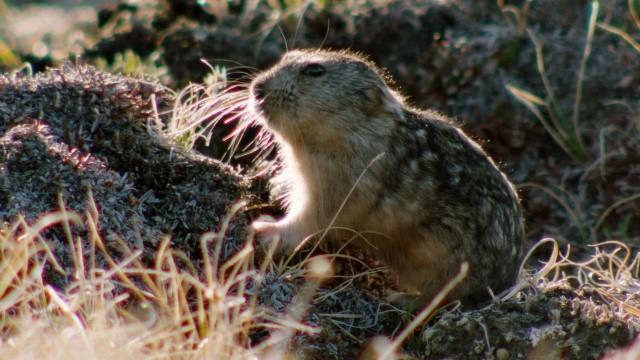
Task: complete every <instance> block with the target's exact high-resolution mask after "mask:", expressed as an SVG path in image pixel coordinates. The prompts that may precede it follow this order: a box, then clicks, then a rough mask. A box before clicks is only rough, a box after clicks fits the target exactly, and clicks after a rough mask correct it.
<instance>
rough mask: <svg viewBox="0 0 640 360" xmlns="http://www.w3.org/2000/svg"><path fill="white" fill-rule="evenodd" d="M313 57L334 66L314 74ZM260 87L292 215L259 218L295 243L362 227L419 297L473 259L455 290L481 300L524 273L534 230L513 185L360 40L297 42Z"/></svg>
mask: <svg viewBox="0 0 640 360" xmlns="http://www.w3.org/2000/svg"><path fill="white" fill-rule="evenodd" d="M309 64H320V65H321V66H323V67H324V69H325V70H326V72H325V73H323V74H321V75H319V76H309V75H306V74H304V73H303V69H304V68H305V67H306V66H308V65H309ZM251 90H252V103H253V104H252V105H253V109H254V110H255V111H256V113H257V114H258V115H259V116H260V118H261V119H262V121H264V124H265V125H266V126H267V127H268V128H269V129H270V130H271V131H272V132H273V133H274V135H275V139H276V142H277V143H278V145H279V147H280V150H281V153H282V156H283V159H284V165H285V166H284V169H283V171H282V172H281V174H280V175H279V176H278V179H277V181H278V182H279V183H281V184H284V186H285V188H286V189H287V190H286V192H285V196H284V199H283V200H284V204H285V206H286V208H287V214H286V216H285V217H284V218H283V219H281V220H280V221H278V222H275V223H269V222H263V221H260V222H256V223H254V228H255V229H256V230H258V231H259V232H261V233H263V234H267V235H273V234H276V233H277V234H278V235H280V236H281V238H282V240H283V242H284V244H285V245H286V246H287V247H294V246H296V245H297V244H299V242H300V241H302V240H303V239H304V238H305V237H306V236H308V235H310V234H312V233H314V232H318V231H321V230H323V229H325V228H327V227H328V226H330V225H331V226H333V227H337V228H347V229H352V230H355V231H358V232H361V233H362V234H364V235H365V237H366V238H367V241H360V242H359V243H360V245H361V246H363V247H366V248H368V249H369V250H370V251H371V252H372V253H373V254H375V255H376V256H377V257H378V258H379V259H381V260H382V261H384V263H386V264H387V265H388V266H389V267H390V268H391V269H392V270H393V271H394V272H395V273H396V274H397V276H398V279H399V282H400V284H401V285H402V286H405V287H407V288H414V289H417V290H419V291H420V293H421V297H420V299H419V300H418V301H419V302H420V303H424V302H425V301H427V300H428V299H430V298H431V297H432V296H433V295H434V294H435V293H436V292H437V291H438V290H439V289H440V288H442V286H443V285H444V284H445V283H446V282H447V281H448V280H449V279H451V278H452V277H453V276H454V274H455V273H456V271H457V269H458V266H459V264H460V263H461V262H462V261H465V260H468V261H469V263H470V265H471V272H470V275H469V276H468V277H467V278H466V280H465V281H464V283H463V284H462V285H461V286H459V287H458V288H457V289H456V291H455V293H454V294H453V295H452V296H451V298H460V299H463V300H467V301H470V302H474V301H478V300H479V299H483V298H486V297H487V296H488V292H487V287H491V289H492V290H493V291H494V292H498V291H500V290H502V289H503V288H505V287H506V286H508V285H509V284H510V283H511V282H513V280H514V278H515V276H516V272H517V265H518V262H519V260H520V258H521V254H522V250H523V242H524V225H523V220H522V211H521V207H520V204H519V201H518V197H517V194H516V192H515V191H514V188H513V186H512V185H511V183H510V182H509V180H507V178H506V177H505V175H504V174H503V173H502V172H500V170H498V168H497V167H496V166H495V164H494V163H493V161H492V160H491V159H490V158H489V157H488V156H487V155H486V154H485V153H484V151H483V150H482V149H481V148H480V146H479V145H478V144H476V143H475V142H474V141H473V140H471V139H470V138H469V137H467V136H466V135H465V134H464V133H463V132H462V131H461V130H460V129H458V128H457V127H456V126H454V125H453V124H452V123H451V121H449V120H448V119H447V118H446V117H444V116H442V115H439V114H437V113H434V112H431V111H422V110H418V109H413V108H411V107H409V106H408V105H406V104H405V101H404V99H403V98H402V97H401V96H400V95H399V94H398V93H396V92H395V91H393V90H391V88H390V86H389V85H388V80H387V79H385V76H384V75H383V74H382V72H381V71H380V70H379V69H378V68H377V67H376V66H375V65H374V64H372V63H371V62H369V61H367V60H366V59H364V58H363V57H361V56H359V55H357V54H353V53H350V52H333V51H323V50H302V51H301V50H297V51H291V52H289V53H287V54H286V55H284V57H283V58H282V59H281V60H280V62H279V63H278V64H276V65H275V66H273V67H272V68H271V69H269V70H267V71H265V72H263V73H262V74H260V75H259V76H258V77H256V78H255V79H254V81H253V82H252V85H251ZM258 90H259V91H261V92H262V94H263V96H264V98H260V99H258V98H257V97H256V94H257V92H256V91H258ZM379 155H380V156H379ZM376 158H377V160H374V159H376ZM361 175H362V176H361ZM359 177H360V180H359V181H357V179H358V178H359ZM352 188H353V192H352V193H351V194H350V195H349V196H348V198H347V195H348V194H349V192H350V190H352ZM345 198H346V201H345ZM343 203H344V207H343V208H342V209H341V210H340V211H338V210H339V208H340V206H341V205H342V204H343ZM336 214H337V216H336ZM334 217H335V222H333V223H332V222H331V221H332V219H334ZM331 233H332V234H333V235H336V236H337V237H338V238H342V239H344V238H350V237H352V236H353V233H349V232H347V231H343V233H342V234H340V232H331Z"/></svg>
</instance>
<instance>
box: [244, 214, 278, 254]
mask: <svg viewBox="0 0 640 360" xmlns="http://www.w3.org/2000/svg"><path fill="white" fill-rule="evenodd" d="M251 230H252V231H253V232H254V234H255V238H256V241H257V242H258V244H259V245H260V246H264V247H268V246H270V245H273V243H274V241H278V238H279V237H280V236H279V235H280V231H279V228H278V222H276V220H275V219H274V218H272V217H271V216H268V215H263V216H260V217H259V218H258V219H257V220H255V221H254V222H252V223H251Z"/></svg>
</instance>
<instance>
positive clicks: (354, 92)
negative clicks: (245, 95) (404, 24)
mask: <svg viewBox="0 0 640 360" xmlns="http://www.w3.org/2000/svg"><path fill="white" fill-rule="evenodd" d="M251 102H252V107H253V109H254V110H255V111H256V112H257V113H258V114H259V115H260V116H261V117H262V118H263V119H264V120H265V121H266V125H267V126H268V127H269V128H271V129H272V130H274V131H276V132H278V133H279V134H280V135H282V136H283V137H284V138H285V139H287V138H289V139H290V137H291V135H292V134H295V135H296V136H304V135H305V134H304V133H306V132H308V133H309V134H316V136H317V134H319V133H323V134H327V132H340V131H345V130H347V131H349V130H350V131H353V130H357V128H358V127H359V126H367V125H366V124H364V123H363V124H360V122H366V121H367V119H370V118H373V117H377V118H382V117H389V116H391V117H394V118H397V117H402V116H403V115H402V112H403V110H402V109H403V100H402V98H401V97H400V96H399V95H398V94H397V93H395V92H394V91H393V90H390V87H389V86H388V84H387V82H386V81H385V76H384V75H383V74H382V71H381V70H379V69H378V68H377V67H376V66H375V65H374V64H372V63H371V62H369V61H368V60H366V59H365V58H364V57H362V56H360V55H357V54H354V53H350V52H345V51H324V50H316V49H313V50H295V51H290V52H288V53H286V54H285V55H284V56H283V57H282V59H281V60H280V61H279V62H278V63H277V64H276V65H274V66H273V67H272V68H271V69H269V70H267V71H265V72H263V73H261V74H260V75H259V76H257V77H256V78H255V79H254V80H253V82H252V83H251ZM332 130H333V131H332Z"/></svg>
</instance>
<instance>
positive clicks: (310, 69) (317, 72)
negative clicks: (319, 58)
mask: <svg viewBox="0 0 640 360" xmlns="http://www.w3.org/2000/svg"><path fill="white" fill-rule="evenodd" d="M325 72H327V69H325V68H324V66H322V65H320V64H316V63H313V64H309V65H307V66H305V67H304V69H302V74H304V75H308V76H313V77H318V76H321V75H322V74H324V73H325Z"/></svg>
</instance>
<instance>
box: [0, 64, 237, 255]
mask: <svg viewBox="0 0 640 360" xmlns="http://www.w3.org/2000/svg"><path fill="white" fill-rule="evenodd" d="M171 104H172V96H171V94H170V93H169V92H168V91H167V90H166V89H165V88H162V87H160V86H157V85H154V84H151V83H148V82H145V81H143V80H136V79H131V78H125V77H122V76H117V75H111V74H108V73H104V72H99V71H96V70H95V69H93V68H91V67H85V66H73V65H70V64H68V65H65V66H64V67H63V68H61V69H51V70H49V71H47V72H45V73H42V74H39V75H37V76H35V77H31V76H20V75H10V76H4V77H0V134H1V137H0V184H2V186H1V187H0V199H2V204H1V206H0V219H1V220H2V221H5V222H9V221H12V220H13V219H15V218H16V216H18V215H19V214H22V215H24V216H25V218H26V220H27V221H28V222H32V221H34V220H35V219H36V218H37V217H38V216H39V215H41V214H43V213H46V212H49V211H54V210H56V209H59V202H58V196H59V195H61V197H62V200H63V201H64V204H65V207H66V208H67V209H70V210H74V211H78V212H80V213H83V212H84V211H85V210H87V209H89V207H88V205H87V196H88V194H89V191H90V192H91V194H92V195H93V200H94V201H95V203H96V205H97V207H98V209H99V213H100V214H99V219H100V222H99V225H100V232H101V235H103V238H104V239H107V240H108V239H112V240H113V239H114V236H117V237H120V238H122V239H123V240H125V242H126V243H127V244H128V245H129V246H130V247H132V248H142V249H145V251H146V253H147V255H149V256H152V255H153V252H154V251H155V249H156V247H157V244H158V241H159V240H161V238H162V234H167V235H170V236H171V237H172V241H173V245H174V246H175V247H176V248H178V249H180V250H182V251H184V252H186V253H187V254H189V255H191V256H193V257H194V258H196V257H197V254H199V252H200V250H199V243H198V241H197V239H198V238H199V237H200V235H201V234H202V233H203V232H205V231H208V230H213V231H217V230H218V228H219V226H220V225H221V221H222V219H223V217H224V216H225V215H226V214H227V213H228V211H229V209H230V207H231V206H232V205H233V204H234V203H236V202H238V201H240V200H242V199H243V198H245V199H247V198H248V192H247V186H248V183H247V181H246V180H244V179H243V178H242V177H241V176H239V175H238V174H236V173H235V172H234V171H233V170H232V169H231V168H229V167H228V166H226V165H223V164H222V163H220V162H218V161H216V160H212V159H208V158H205V157H202V156H198V155H196V154H191V153H185V152H183V151H181V150H179V149H176V148H173V147H171V146H170V145H168V144H166V143H164V142H163V141H162V140H161V139H160V137H158V136H157V135H154V134H152V133H151V132H150V130H149V129H148V128H147V123H149V122H153V121H155V119H156V113H155V111H154V108H155V109H158V111H159V112H162V111H164V110H166V109H167V108H168V107H169V106H171ZM246 221H247V220H246V218H245V217H244V216H240V218H238V219H237V222H235V223H233V224H232V227H231V229H230V230H231V231H230V233H229V235H228V239H229V240H228V244H229V246H228V247H227V250H228V251H227V252H226V253H229V251H231V250H232V249H233V248H237V247H238V246H239V244H240V243H241V241H243V237H242V236H243V234H244V227H245V226H246ZM55 234H56V233H55V232H52V240H54V241H55V242H56V248H57V250H58V251H59V252H60V253H59V255H60V256H61V258H63V259H66V260H67V261H68V260H69V258H68V257H67V256H66V255H65V247H66V239H65V238H64V236H56V235H55ZM58 235H61V233H60V234H58ZM114 244H115V243H113V242H112V245H114Z"/></svg>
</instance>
